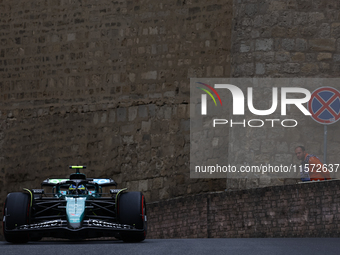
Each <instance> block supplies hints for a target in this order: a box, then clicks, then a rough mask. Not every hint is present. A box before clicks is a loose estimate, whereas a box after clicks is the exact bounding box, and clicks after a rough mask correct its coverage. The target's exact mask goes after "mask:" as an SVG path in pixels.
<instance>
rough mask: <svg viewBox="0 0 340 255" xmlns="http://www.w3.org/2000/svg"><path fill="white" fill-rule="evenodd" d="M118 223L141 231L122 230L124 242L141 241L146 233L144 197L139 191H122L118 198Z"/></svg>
mask: <svg viewBox="0 0 340 255" xmlns="http://www.w3.org/2000/svg"><path fill="white" fill-rule="evenodd" d="M118 204H119V205H118V209H119V212H118V215H119V222H120V224H126V225H131V226H135V227H136V228H137V229H143V232H122V233H121V234H120V236H121V239H122V240H123V241H124V242H141V241H143V240H144V239H145V237H146V233H147V217H146V203H145V197H144V195H143V194H142V193H141V192H127V193H122V194H121V195H120V196H119V200H118Z"/></svg>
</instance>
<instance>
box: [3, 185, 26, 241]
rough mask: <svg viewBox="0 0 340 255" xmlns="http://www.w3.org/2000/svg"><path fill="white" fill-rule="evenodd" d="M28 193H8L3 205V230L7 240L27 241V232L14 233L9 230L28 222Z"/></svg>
mask: <svg viewBox="0 0 340 255" xmlns="http://www.w3.org/2000/svg"><path fill="white" fill-rule="evenodd" d="M30 202H31V200H30V195H29V194H26V193H21V192H15V193H9V194H8V195H7V198H6V201H5V206H4V218H3V219H4V221H3V232H4V237H5V239H6V241H7V242H11V243H27V242H28V240H29V235H28V233H15V232H10V231H9V230H12V229H15V228H16V227H18V226H21V225H26V224H29V223H30V215H31V205H30Z"/></svg>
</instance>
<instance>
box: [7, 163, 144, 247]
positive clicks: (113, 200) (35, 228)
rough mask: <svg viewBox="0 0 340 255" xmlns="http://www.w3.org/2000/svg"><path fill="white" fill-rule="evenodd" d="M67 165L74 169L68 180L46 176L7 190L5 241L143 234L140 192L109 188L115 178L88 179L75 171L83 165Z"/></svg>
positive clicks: (140, 238)
mask: <svg viewBox="0 0 340 255" xmlns="http://www.w3.org/2000/svg"><path fill="white" fill-rule="evenodd" d="M70 168H74V169H76V173H73V174H71V175H70V177H69V179H47V180H44V181H43V182H42V183H41V189H25V192H14V193H9V194H8V195H7V198H6V201H5V205H4V210H3V233H4V236H5V239H6V240H7V241H8V242H12V243H25V242H28V241H38V240H40V239H41V238H42V237H56V238H67V239H84V238H94V237H104V236H105V237H116V238H118V239H121V240H123V241H125V242H140V241H143V240H144V239H145V237H146V233H147V216H146V203H145V198H144V196H143V194H142V193H141V192H126V189H110V187H113V186H115V187H116V186H117V184H116V182H115V181H114V180H112V179H92V178H86V176H85V174H83V173H80V172H79V169H81V168H85V167H84V166H71V167H70ZM107 187H109V188H107ZM45 189H49V190H50V193H47V192H46V191H45ZM103 189H107V190H108V192H107V193H104V192H103Z"/></svg>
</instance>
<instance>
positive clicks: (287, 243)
mask: <svg viewBox="0 0 340 255" xmlns="http://www.w3.org/2000/svg"><path fill="white" fill-rule="evenodd" d="M0 254H1V255H12V254H13V255H17V254H20V255H31V254H32V255H33V254H34V255H35V254H44V255H45V254H48V255H49V254H50V255H54V254H56V255H57V254H58V255H68V254H72V255H87V254H91V255H97V254H105V255H106V254H114V255H120V254H129V255H130V254H131V255H135V254H136V255H138V254H143V255H148V254H152V255H154V254H161V255H168V254H176V255H177V254H188V255H198V254H208V255H219V254H223V255H226V254H232V255H244V254H251V255H266V254H270V255H281V254H282V255H283V254H284V255H295V254H296V255H304V254H306V255H312V254H321V255H324V254H327V255H328V254H337V255H339V254H340V238H237V239H236V238H221V239H219V238H216V239H146V240H145V241H144V242H141V243H123V242H122V241H116V240H111V241H107V240H105V241H104V240H103V241H101V240H100V241H98V240H97V241H64V240H63V241H40V242H30V243H27V244H20V245H13V244H9V243H7V242H0Z"/></svg>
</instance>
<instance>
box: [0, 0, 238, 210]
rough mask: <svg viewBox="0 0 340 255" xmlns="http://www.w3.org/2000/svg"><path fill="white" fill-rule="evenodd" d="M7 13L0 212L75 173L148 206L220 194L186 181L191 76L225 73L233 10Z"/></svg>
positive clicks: (86, 4)
mask: <svg viewBox="0 0 340 255" xmlns="http://www.w3.org/2000/svg"><path fill="white" fill-rule="evenodd" d="M0 9H1V14H0V28H1V30H0V204H2V203H3V201H4V198H5V196H6V194H7V193H8V192H12V191H18V190H21V189H22V188H34V187H39V186H40V182H41V181H42V180H44V179H45V178H47V177H63V178H64V177H67V176H68V175H69V174H70V170H69V169H68V166H69V165H75V164H76V165H81V164H83V165H87V167H88V168H87V170H86V171H85V173H86V174H87V175H88V177H111V178H113V179H115V180H116V181H117V182H118V184H119V186H118V187H127V188H129V190H140V191H142V192H144V194H145V196H146V199H147V201H158V200H162V199H167V198H171V197H176V196H181V195H185V194H194V193H200V192H207V191H214V190H215V191H216V190H223V189H224V186H225V183H224V181H222V180H191V179H190V178H189V168H188V162H189V129H190V125H189V104H188V103H189V83H190V80H189V78H191V77H205V76H211V77H224V76H229V75H230V40H231V38H230V34H231V32H230V30H231V20H232V1H227V2H226V1H221V0H214V1H209V2H206V1H201V0H194V1H191V0H189V1H188V0H184V1H177V0H172V1H165V0H164V1H163V0H162V1H151V0H143V1H138V0H136V1H88V0H81V1H68V0H48V1H41V0H37V1H34V2H32V1H19V0H18V1H12V2H11V1H0ZM0 210H1V212H0V213H1V214H2V207H1V209H0Z"/></svg>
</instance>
